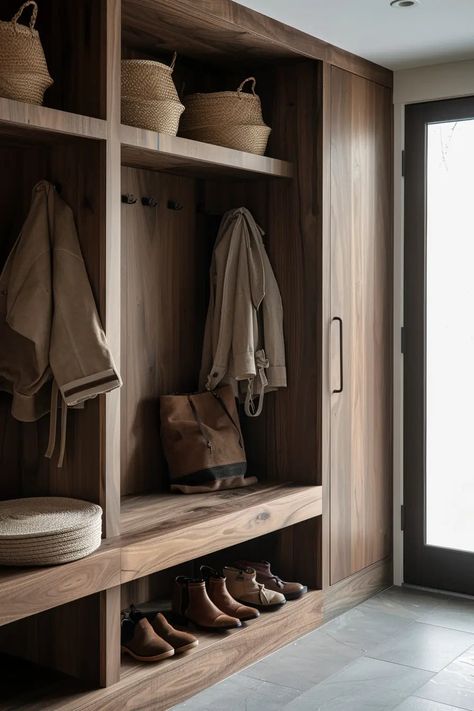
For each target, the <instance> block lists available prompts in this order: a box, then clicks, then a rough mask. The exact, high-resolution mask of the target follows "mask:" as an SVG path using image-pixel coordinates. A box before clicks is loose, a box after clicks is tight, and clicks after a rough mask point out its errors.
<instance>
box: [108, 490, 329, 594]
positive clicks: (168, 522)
mask: <svg viewBox="0 0 474 711" xmlns="http://www.w3.org/2000/svg"><path fill="white" fill-rule="evenodd" d="M235 491H238V490H235ZM229 493H230V494H231V495H230V496H223V495H221V496H219V497H216V495H214V505H208V506H206V501H205V500H204V501H202V503H201V499H200V498H199V496H200V495H199V494H196V495H192V496H188V497H186V498H187V499H194V501H190V502H189V504H188V503H187V502H184V503H183V505H182V508H181V510H180V511H179V510H178V511H176V512H175V514H173V515H172V516H170V513H171V512H170V511H169V510H168V509H167V507H166V508H165V507H164V506H163V503H165V502H167V501H169V502H170V505H171V506H173V501H172V499H173V497H172V496H171V495H169V496H168V497H165V498H161V497H158V498H157V497H154V500H155V501H156V503H157V504H158V505H156V524H155V525H154V526H153V527H152V528H148V529H146V530H145V531H142V532H139V531H138V532H135V533H130V534H127V535H123V536H122V538H121V550H122V582H127V581H130V580H133V579H134V578H140V577H143V576H145V575H149V574H150V573H153V572H156V571H159V570H164V569H165V568H170V567H171V566H173V565H178V564H179V563H183V562H185V561H188V560H192V559H194V558H197V557H199V556H202V555H205V554H208V553H212V552H213V551H217V550H221V549H224V548H229V547H230V546H233V545H236V544H237V543H241V542H242V541H246V540H251V539H252V538H256V537H258V536H263V535H265V534H267V533H270V532H272V531H276V530H279V529H281V528H285V527H286V526H292V525H293V524H295V523H299V522H300V521H305V520H306V519H309V518H313V517H315V516H319V515H320V514H321V489H320V487H316V486H314V487H298V486H296V487H294V488H292V487H290V486H287V487H284V486H282V487H276V488H274V489H273V488H272V487H263V488H262V489H260V490H259V489H258V488H257V490H256V491H254V492H253V493H252V494H249V495H248V496H247V498H246V499H245V498H243V497H242V496H235V495H234V496H232V492H228V494H229ZM160 498H161V500H160ZM219 500H220V501H222V502H223V503H220V504H219V503H218V502H219ZM208 503H210V502H208ZM160 504H161V505H160ZM151 506H153V499H152V500H151V503H150V504H144V508H145V519H148V520H149V516H150V507H151ZM160 509H161V512H162V513H161V517H160ZM165 511H166V512H167V513H166V514H165V516H166V518H164V517H163V513H164V512H165ZM160 518H161V520H160Z"/></svg>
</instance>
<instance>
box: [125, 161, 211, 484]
mask: <svg viewBox="0 0 474 711" xmlns="http://www.w3.org/2000/svg"><path fill="white" fill-rule="evenodd" d="M122 192H123V193H132V194H134V195H135V196H136V197H137V198H138V201H137V203H136V204H135V205H123V206H122V235H123V251H122V260H123V264H124V269H123V290H122V292H123V302H122V329H123V334H124V336H123V339H122V363H123V365H122V376H123V380H124V387H123V391H122V447H123V448H122V494H132V493H143V492H146V491H153V490H158V489H164V488H166V487H167V474H166V468H165V464H164V460H163V455H162V451H161V444H160V431H159V396H160V395H164V394H168V393H173V392H194V391H195V390H196V389H197V384H198V375H199V368H200V364H201V350H202V339H203V334H204V319H205V313H206V306H207V296H208V287H207V272H208V268H209V263H210V248H211V245H212V239H209V236H208V235H207V234H201V233H200V232H199V229H198V220H199V219H200V218H199V217H198V215H197V213H196V206H197V185H196V182H195V181H194V180H193V179H191V178H180V177H177V176H173V175H164V174H161V173H151V172H147V171H137V170H133V169H131V168H124V169H123V170H122ZM142 197H153V198H154V199H156V200H157V201H158V206H157V207H156V208H151V207H144V206H143V205H142V204H141V198H142ZM169 200H173V201H176V202H178V203H180V204H181V205H182V210H170V209H168V207H167V204H168V201H169ZM212 237H213V235H211V238H212Z"/></svg>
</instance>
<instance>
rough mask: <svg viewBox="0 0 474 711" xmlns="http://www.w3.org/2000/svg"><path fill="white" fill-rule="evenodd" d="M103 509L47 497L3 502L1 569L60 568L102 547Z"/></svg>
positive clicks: (0, 543)
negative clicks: (15, 566) (31, 566)
mask: <svg viewBox="0 0 474 711" xmlns="http://www.w3.org/2000/svg"><path fill="white" fill-rule="evenodd" d="M101 536H102V509H101V508H100V506H97V505H96V504H91V503H89V502H88V501H81V500H80V499H66V498H63V497H59V496H45V497H35V498H26V499H11V500H10V501H1V502H0V565H17V566H25V565H57V564H59V563H69V562H71V561H73V560H78V559H79V558H84V557H85V556H87V555H90V554H91V553H93V552H94V551H95V550H96V549H97V548H98V547H99V546H100V542H101Z"/></svg>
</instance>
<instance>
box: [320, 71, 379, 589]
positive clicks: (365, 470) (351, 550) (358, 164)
mask: <svg viewBox="0 0 474 711" xmlns="http://www.w3.org/2000/svg"><path fill="white" fill-rule="evenodd" d="M331 84H332V111H331V121H332V129H331V130H332V133H331V176H332V179H331V295H332V297H331V300H332V303H331V308H332V316H333V317H336V316H337V317H340V318H342V320H343V363H342V367H343V373H344V390H343V392H342V393H340V394H339V393H338V394H333V395H332V418H331V492H330V495H331V582H332V583H336V582H338V581H339V580H341V579H343V578H345V577H347V576H349V575H351V574H352V573H354V572H356V571H359V570H361V569H362V568H364V567H366V566H369V565H371V564H372V563H374V562H376V561H378V560H381V559H383V558H385V557H386V556H387V555H388V554H389V552H390V546H391V526H392V514H391V491H392V434H391V402H392V399H391V392H392V375H391V373H392V369H391V358H392V348H391V342H392V333H391V330H392V328H391V308H392V306H391V305H392V278H391V270H390V264H391V254H392V238H391V234H392V231H391V216H392V210H391V97H390V92H389V90H388V89H383V88H382V87H380V86H378V85H376V84H374V83H371V82H368V81H366V80H365V79H361V78H359V77H356V76H355V75H353V74H349V73H348V72H344V71H342V70H339V69H333V70H332V77H331ZM333 327H334V332H335V333H333V359H332V364H333V372H332V386H331V389H332V390H334V389H335V388H337V387H339V384H340V382H341V380H340V379H341V370H340V363H339V333H338V332H337V323H334V324H333Z"/></svg>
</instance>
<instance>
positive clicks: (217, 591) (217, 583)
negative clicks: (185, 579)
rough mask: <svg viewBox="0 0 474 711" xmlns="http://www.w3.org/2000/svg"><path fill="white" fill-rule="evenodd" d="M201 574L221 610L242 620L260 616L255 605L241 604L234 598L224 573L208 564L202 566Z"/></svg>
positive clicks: (208, 591)
mask: <svg viewBox="0 0 474 711" xmlns="http://www.w3.org/2000/svg"><path fill="white" fill-rule="evenodd" d="M201 576H202V577H203V578H204V580H205V581H206V589H207V594H208V595H209V597H210V599H211V601H212V602H213V603H214V605H216V606H217V607H218V608H219V610H222V612H225V613H226V615H232V616H233V617H237V618H238V619H239V620H240V621H241V622H245V621H246V620H254V619H255V618H256V617H259V616H260V613H259V611H258V610H257V609H255V608H254V607H249V606H248V605H241V604H240V602H237V600H234V598H233V597H232V596H231V595H230V593H229V591H228V590H227V586H226V582H225V578H224V577H223V576H222V575H219V573H218V572H217V571H216V570H214V569H213V568H210V567H209V566H208V565H202V566H201Z"/></svg>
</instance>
